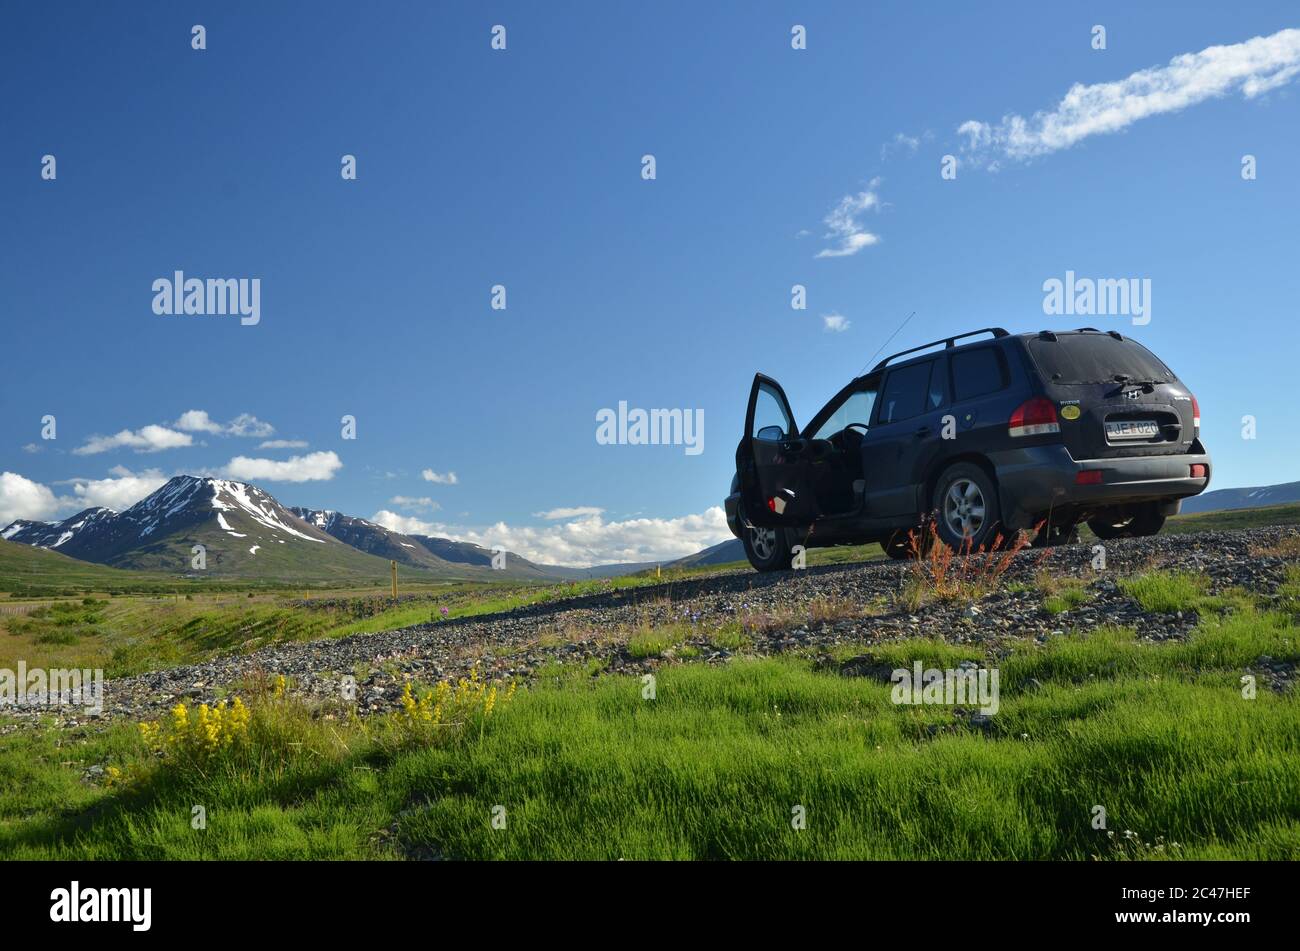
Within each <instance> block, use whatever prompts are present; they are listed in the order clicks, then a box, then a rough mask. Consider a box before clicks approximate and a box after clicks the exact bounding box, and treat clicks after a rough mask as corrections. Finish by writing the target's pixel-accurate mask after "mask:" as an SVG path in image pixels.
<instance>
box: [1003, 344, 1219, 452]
mask: <svg viewBox="0 0 1300 951" xmlns="http://www.w3.org/2000/svg"><path fill="white" fill-rule="evenodd" d="M1026 347H1027V349H1028V351H1029V355H1030V358H1031V359H1032V361H1033V362H1034V364H1035V366H1036V367H1037V369H1038V372H1039V375H1040V377H1041V379H1042V381H1043V386H1044V391H1045V393H1046V395H1047V397H1048V398H1049V399H1051V400H1052V401H1053V402H1054V403H1055V404H1056V410H1057V415H1058V416H1059V417H1060V426H1061V439H1062V441H1063V442H1064V443H1065V445H1066V447H1067V448H1068V449H1069V450H1070V455H1072V456H1073V457H1074V458H1075V459H1110V458H1120V457H1126V456H1130V457H1131V456H1151V455H1168V454H1173V453H1186V452H1189V451H1191V449H1192V447H1193V445H1194V442H1195V440H1196V437H1197V426H1198V422H1199V421H1198V420H1197V419H1196V418H1195V411H1194V408H1193V407H1194V400H1193V398H1192V394H1191V393H1190V392H1188V390H1187V388H1186V387H1185V386H1183V384H1182V383H1181V382H1180V381H1179V379H1178V377H1177V376H1175V375H1174V373H1173V371H1172V370H1170V369H1169V368H1168V367H1167V366H1165V364H1164V363H1163V362H1162V361H1161V360H1160V359H1159V358H1158V357H1156V356H1155V355H1154V354H1153V353H1151V351H1149V350H1147V349H1146V348H1145V347H1143V346H1142V345H1141V344H1139V343H1138V342H1137V341H1135V340H1130V339H1128V338H1126V337H1123V336H1121V335H1120V334H1118V333H1060V334H1053V335H1044V334H1040V335H1039V336H1037V337H1030V338H1028V339H1027V340H1026Z"/></svg>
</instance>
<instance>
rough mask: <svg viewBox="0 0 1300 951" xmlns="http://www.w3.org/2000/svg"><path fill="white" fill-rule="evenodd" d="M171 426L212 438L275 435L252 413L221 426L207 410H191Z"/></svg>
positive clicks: (262, 437) (269, 425) (266, 424)
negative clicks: (204, 434) (207, 434)
mask: <svg viewBox="0 0 1300 951" xmlns="http://www.w3.org/2000/svg"><path fill="white" fill-rule="evenodd" d="M172 425H173V426H174V427H175V428H177V429H182V430H184V431H185V432H187V433H211V434H212V435H214V436H254V437H257V438H261V439H265V438H266V437H267V436H272V435H274V434H275V427H274V426H272V425H271V424H270V423H266V422H263V421H262V420H260V419H258V418H257V417H256V416H254V415H253V414H252V413H240V414H239V415H238V416H236V417H235V418H234V419H232V420H231V421H230V422H228V423H224V424H223V423H219V422H217V421H216V420H215V419H213V418H212V417H211V416H209V415H208V411H207V410H203V409H191V410H186V411H185V412H184V413H181V415H180V418H179V419H177V420H176V422H174V423H172ZM303 445H306V443H304V444H303ZM259 448H261V447H259ZM276 448H280V447H276ZM299 448H301V447H299Z"/></svg>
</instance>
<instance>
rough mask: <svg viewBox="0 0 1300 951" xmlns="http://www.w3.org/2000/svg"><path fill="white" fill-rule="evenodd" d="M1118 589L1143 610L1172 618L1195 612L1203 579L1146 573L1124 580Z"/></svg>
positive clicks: (1180, 573)
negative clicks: (1185, 612) (1180, 612)
mask: <svg viewBox="0 0 1300 951" xmlns="http://www.w3.org/2000/svg"><path fill="white" fill-rule="evenodd" d="M1119 585H1120V588H1121V589H1122V590H1123V591H1124V593H1125V594H1127V595H1128V596H1129V597H1130V598H1132V599H1133V600H1134V601H1136V602H1137V603H1138V604H1140V605H1142V609H1143V610H1145V611H1150V612H1152V613H1156V614H1172V613H1173V612H1175V611H1190V610H1193V609H1195V608H1196V606H1197V604H1198V603H1199V601H1200V599H1201V596H1202V595H1203V594H1204V592H1205V587H1206V579H1205V577H1204V576H1203V575H1197V574H1193V573H1191V572H1186V571H1149V572H1146V573H1144V574H1140V575H1137V576H1136V577H1133V578H1124V579H1122V580H1121V581H1120V583H1119Z"/></svg>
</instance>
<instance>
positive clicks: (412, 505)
mask: <svg viewBox="0 0 1300 951" xmlns="http://www.w3.org/2000/svg"><path fill="white" fill-rule="evenodd" d="M388 504H389V505H400V506H401V507H402V508H404V509H414V510H416V511H427V512H436V511H438V509H440V508H442V506H441V505H439V504H438V503H437V502H435V501H434V500H433V499H431V498H429V497H428V496H427V495H422V496H419V497H415V496H410V495H395V496H393V497H392V498H391V499H389V500H388Z"/></svg>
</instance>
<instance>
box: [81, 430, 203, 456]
mask: <svg viewBox="0 0 1300 951" xmlns="http://www.w3.org/2000/svg"><path fill="white" fill-rule="evenodd" d="M192 445H194V437H192V436H190V435H189V434H188V433H180V432H177V431H176V430H174V429H168V428H167V427H166V426H157V425H154V424H150V425H148V426H144V427H142V428H140V429H137V430H135V431H134V432H133V431H132V430H129V429H124V430H122V431H121V432H119V433H117V434H115V435H113V436H92V437H91V438H90V439H89V440H87V441H86V444H85V445H84V446H78V447H77V448H76V449H74V450H72V453H73V455H76V456H93V455H96V454H97V453H101V452H108V451H109V450H110V449H121V448H130V449H134V450H135V451H136V452H161V451H162V450H164V449H177V448H179V447H181V446H192Z"/></svg>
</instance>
